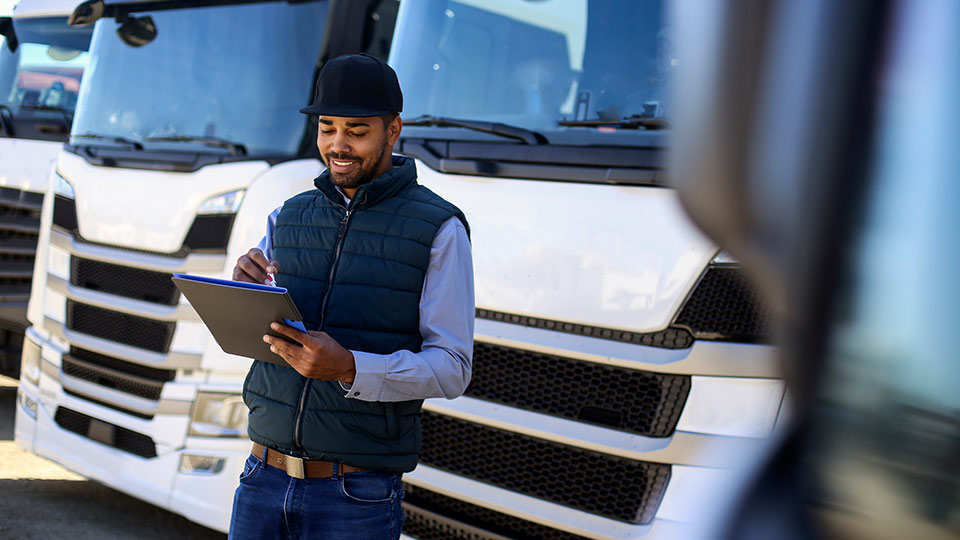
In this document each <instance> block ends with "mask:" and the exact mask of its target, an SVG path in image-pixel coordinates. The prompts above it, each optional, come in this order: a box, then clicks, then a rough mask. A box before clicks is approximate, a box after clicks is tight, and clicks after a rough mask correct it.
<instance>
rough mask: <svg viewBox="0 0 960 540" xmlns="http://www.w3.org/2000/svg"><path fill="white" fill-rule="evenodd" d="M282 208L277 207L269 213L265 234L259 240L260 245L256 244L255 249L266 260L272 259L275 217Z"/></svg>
mask: <svg viewBox="0 0 960 540" xmlns="http://www.w3.org/2000/svg"><path fill="white" fill-rule="evenodd" d="M282 208H283V207H282V206H279V207H277V209H276V210H274V211H273V212H270V215H269V216H267V234H266V235H264V237H263V238H261V239H260V243H258V244H257V247H258V248H260V251H262V252H263V255H264V256H265V257H266V258H267V260H268V261H269V260H272V259H273V229H274V228H275V227H276V226H277V216H279V215H280V210H281V209H282Z"/></svg>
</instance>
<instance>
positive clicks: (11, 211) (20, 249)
mask: <svg viewBox="0 0 960 540" xmlns="http://www.w3.org/2000/svg"><path fill="white" fill-rule="evenodd" d="M42 207H43V193H31V192H29V191H21V190H19V189H13V188H7V187H0V303H21V302H26V301H27V300H28V299H29V298H30V283H31V281H32V276H33V261H34V257H35V256H36V253H37V238H39V235H40V210H41V208H42ZM10 322H14V323H15V324H16V326H23V325H24V324H25V323H24V321H23V320H22V317H18V318H17V320H16V321H10Z"/></svg>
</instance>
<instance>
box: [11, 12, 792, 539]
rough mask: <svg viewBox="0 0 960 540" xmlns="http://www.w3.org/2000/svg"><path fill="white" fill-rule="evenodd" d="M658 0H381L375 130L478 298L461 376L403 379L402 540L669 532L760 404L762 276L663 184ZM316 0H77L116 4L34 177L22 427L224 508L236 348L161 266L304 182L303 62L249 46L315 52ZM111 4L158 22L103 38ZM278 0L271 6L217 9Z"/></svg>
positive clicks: (116, 477)
mask: <svg viewBox="0 0 960 540" xmlns="http://www.w3.org/2000/svg"><path fill="white" fill-rule="evenodd" d="M665 1H666V0H665ZM665 1H646V2H637V1H633V0H623V1H606V2H597V1H593V0H589V1H588V0H543V1H537V2H532V1H524V0H459V1H456V0H410V1H404V2H400V3H399V12H398V14H397V15H396V28H395V33H394V35H393V45H392V47H391V51H390V62H391V64H392V65H393V66H394V67H395V68H396V70H397V72H398V75H399V78H400V82H401V85H402V86H403V89H404V95H405V108H404V113H403V117H404V120H405V127H404V131H403V135H402V138H401V141H400V143H399V144H398V147H397V148H396V150H397V151H398V152H401V153H404V154H406V155H409V156H412V157H414V158H416V159H417V168H418V172H419V177H420V182H421V183H423V184H425V185H427V186H428V187H430V188H431V189H433V190H435V191H437V192H438V193H439V194H441V195H442V196H444V197H445V198H447V199H448V200H450V201H452V202H454V203H456V204H457V205H459V206H460V208H462V209H463V210H464V212H465V213H466V215H467V218H468V219H469V220H470V222H471V226H472V230H473V238H472V243H473V250H474V261H475V270H476V293H477V306H478V307H477V313H476V315H477V320H476V323H477V324H476V350H475V359H474V375H473V381H472V383H471V385H470V387H469V388H468V390H467V392H466V395H465V396H463V397H461V398H458V399H456V400H452V401H446V400H429V401H428V402H427V403H426V404H425V405H424V411H423V414H422V424H423V449H422V452H421V456H420V458H421V459H420V465H419V466H418V468H417V469H416V470H415V471H414V472H412V473H410V474H408V475H406V476H405V486H406V491H407V493H406V502H405V508H406V511H407V523H406V526H405V529H404V533H405V535H407V536H408V537H410V538H417V539H419V540H432V539H448V538H484V539H502V538H538V539H575V538H676V537H685V536H687V535H688V534H689V533H690V530H689V529H688V528H687V524H690V523H695V522H696V521H697V520H698V519H700V518H702V517H703V516H705V515H707V514H709V513H710V510H711V509H713V508H716V507H717V506H718V504H717V502H718V499H719V498H726V497H729V496H730V495H729V493H728V492H722V491H721V490H720V486H728V484H727V482H729V481H730V479H731V478H735V477H736V475H737V472H736V471H737V466H738V463H739V461H740V460H741V459H743V457H744V456H749V455H751V454H752V453H754V452H756V451H757V449H758V448H759V447H760V446H761V443H762V441H763V440H764V439H765V438H767V437H769V436H770V434H771V432H772V430H773V428H774V425H775V423H776V421H777V418H778V415H779V414H780V410H781V405H782V401H783V395H784V388H783V384H782V382H781V381H780V380H779V378H778V374H777V372H776V365H775V362H774V354H773V352H774V351H773V348H772V347H771V346H770V345H768V344H767V343H768V339H769V331H768V328H767V317H766V314H765V312H764V309H763V306H762V302H760V301H759V300H758V299H756V298H755V297H754V296H753V295H752V293H751V291H750V288H749V286H748V285H747V284H746V283H745V282H744V280H743V278H742V276H741V275H740V271H739V269H738V266H737V263H736V261H733V260H731V259H729V257H726V256H725V255H724V254H722V253H718V250H717V248H716V247H715V246H714V245H712V244H711V243H710V242H709V241H708V240H707V239H706V238H705V237H704V236H702V235H701V234H700V233H699V232H698V231H697V230H696V229H695V228H694V227H693V226H692V225H691V224H690V222H689V221H688V220H687V218H686V217H685V215H684V214H683V212H682V210H681V208H680V205H679V203H678V201H677V197H676V195H675V193H674V192H673V191H672V190H670V189H669V188H668V187H667V186H666V185H665V182H664V171H663V170H662V163H663V161H664V159H663V153H664V151H665V150H666V147H667V137H668V135H669V114H670V100H669V94H668V93H667V92H666V91H665V89H664V86H665V81H666V80H667V79H668V78H669V77H670V72H671V70H672V69H673V68H674V67H675V66H676V65H677V64H678V62H679V59H677V58H674V57H673V56H672V51H671V47H670V35H669V29H668V27H667V26H665V25H664V23H663V19H664V11H665V6H664V4H665ZM98 6H99V7H98ZM321 6H323V3H307V4H292V5H287V4H285V3H262V4H252V5H246V6H234V7H226V8H225V7H217V8H203V9H196V10H191V11H183V10H173V11H158V12H151V13H138V12H135V11H130V10H129V6H127V8H123V7H122V6H121V7H119V8H114V9H113V11H111V3H110V2H107V3H106V4H103V3H94V4H93V7H91V8H90V10H89V12H91V13H98V10H99V13H105V14H106V15H107V16H108V17H114V19H101V20H100V21H98V22H97V26H96V28H95V31H94V37H93V43H92V47H91V56H92V57H93V60H94V62H95V66H96V67H95V69H94V70H93V72H92V73H91V74H90V75H89V77H88V79H87V81H85V83H84V85H83V89H82V91H81V100H80V107H79V110H78V114H77V120H76V123H75V125H74V129H73V137H72V138H71V144H70V145H69V146H67V147H66V148H65V149H64V151H63V152H62V153H61V155H60V158H59V160H58V168H57V173H56V174H57V176H56V177H55V178H54V187H53V188H52V189H51V191H50V193H48V197H47V199H46V200H45V204H44V215H43V219H44V228H43V236H42V238H41V243H42V245H43V246H44V248H43V249H42V250H41V254H40V255H39V256H38V261H37V269H38V271H37V272H36V275H37V282H36V283H35V285H34V295H33V296H32V297H31V303H30V310H29V316H30V320H31V322H32V323H33V325H34V326H32V327H31V328H30V329H29V330H28V334H27V337H28V341H27V343H28V345H26V346H25V349H24V354H23V371H24V372H25V373H29V374H31V376H30V377H23V378H22V382H21V389H20V404H21V406H20V407H19V409H18V412H17V423H16V440H17V442H18V444H20V445H21V446H22V447H24V448H27V449H30V450H32V451H33V452H35V453H37V454H39V455H42V456H45V457H48V458H50V459H53V460H55V461H58V462H60V463H63V464H65V465H66V466H67V467H68V468H70V469H71V470H74V471H78V472H79V473H80V474H83V475H85V476H87V477H91V478H95V479H97V480H99V481H101V482H104V483H106V484H108V485H111V486H113V487H116V488H117V489H120V490H123V491H125V492H128V493H131V494H133V495H135V496H138V497H141V498H144V499H146V500H149V501H151V502H154V503H156V504H158V505H161V506H164V507H167V508H170V509H172V510H174V511H176V512H179V513H182V514H183V515H185V516H186V517H188V518H190V519H192V520H195V521H198V522H200V523H204V524H207V525H209V526H211V527H214V528H218V529H221V530H223V529H224V528H225V527H226V524H227V522H228V518H229V511H230V497H231V496H232V492H233V486H234V485H235V483H236V477H237V474H238V472H239V470H240V467H241V463H242V460H243V459H244V458H245V457H246V455H247V453H248V452H249V443H248V441H247V440H246V438H245V413H246V411H245V410H244V407H243V405H242V402H241V400H240V397H239V392H240V387H241V381H242V379H243V376H244V374H245V372H246V369H247V367H248V365H249V361H245V360H243V359H240V358H237V357H232V356H229V355H227V354H225V353H223V352H222V351H221V350H220V349H219V347H218V346H217V345H216V343H215V342H214V341H213V339H212V338H211V337H210V335H209V333H208V332H207V331H206V330H205V328H204V327H203V325H202V324H201V323H200V321H199V320H198V319H197V317H196V315H195V313H194V312H193V311H192V309H191V308H190V306H189V305H188V304H187V303H186V302H185V301H184V300H183V299H182V298H180V296H179V295H178V294H177V292H176V289H174V288H173V286H172V284H171V283H170V280H169V275H170V273H171V272H174V271H181V272H190V273H196V274H202V275H208V276H214V277H228V276H229V274H230V270H231V269H232V267H233V262H234V261H235V260H236V259H237V257H238V256H239V255H240V254H241V253H243V252H244V251H245V250H246V249H248V248H249V247H251V246H253V245H255V244H256V242H257V241H258V240H259V238H260V237H261V236H262V234H263V231H264V227H265V218H266V216H267V214H268V213H269V212H270V211H271V210H272V209H273V208H275V207H276V206H278V205H279V204H281V203H282V201H283V200H284V199H286V198H287V197H289V196H291V195H293V194H295V193H297V192H299V191H302V190H305V189H310V188H311V179H312V178H313V177H314V176H315V175H316V174H317V173H318V171H319V170H320V165H319V162H318V161H316V160H315V159H298V157H299V156H300V155H301V154H300V152H303V151H305V149H306V148H307V147H309V146H310V145H311V144H312V141H311V140H310V137H309V135H308V133H307V132H308V130H307V129H306V125H305V120H304V118H303V117H300V116H297V115H296V114H295V113H292V112H291V111H295V109H296V107H291V103H293V104H299V103H302V102H305V101H307V100H308V99H309V97H310V95H309V90H308V87H309V85H310V83H311V82H312V81H311V80H309V79H310V77H309V75H310V73H309V69H308V70H307V71H308V73H306V74H304V73H302V72H301V71H298V70H297V69H295V64H294V63H282V64H278V59H279V58H284V57H285V56H283V55H280V54H279V52H278V50H276V49H271V50H268V51H264V50H263V47H264V46H265V44H267V45H269V46H270V47H276V48H279V49H280V50H283V51H285V52H287V55H288V56H289V55H290V54H292V53H293V51H294V50H295V49H297V50H299V49H298V48H299V47H303V49H304V50H307V49H309V51H310V53H311V54H313V53H315V52H316V50H317V47H316V43H311V44H309V46H307V45H308V44H305V43H304V41H306V40H308V37H306V36H305V35H303V36H301V35H300V34H298V32H299V28H300V27H299V26H297V23H298V22H299V21H303V20H305V19H308V18H310V17H314V20H315V17H316V15H314V14H312V12H310V11H309V10H320V9H321ZM333 7H334V5H333V4H331V6H330V8H329V9H333ZM396 7H397V4H396V2H395V1H394V0H386V1H383V2H380V3H377V4H376V9H377V10H380V9H384V10H386V9H390V8H392V9H396ZM125 9H126V11H125ZM284 10H299V11H297V13H296V15H293V16H291V17H289V18H284V17H283V15H282V14H283V13H288V11H284ZM289 13H293V11H289ZM374 14H375V15H377V16H376V17H374V16H372V15H370V16H368V17H367V20H369V21H376V22H378V23H379V22H380V21H382V20H383V18H384V17H381V16H380V12H379V11H374ZM120 19H122V20H124V21H126V22H123V23H122V24H124V25H127V24H129V25H131V30H130V31H131V34H134V35H136V36H146V37H147V38H150V37H151V35H152V36H153V38H152V39H151V40H149V41H148V44H147V45H145V46H143V47H142V48H139V49H138V48H132V47H131V46H129V45H126V44H125V43H123V42H121V40H119V39H118V38H117V36H116V32H115V29H116V26H117V24H118V23H117V22H115V21H116V20H120ZM148 19H149V20H148ZM254 20H256V21H257V24H256V25H254V24H252V21H254ZM131 21H132V22H131ZM273 24H276V25H280V24H284V25H288V26H289V27H290V29H289V30H287V31H286V32H285V33H284V34H283V35H284V37H283V38H274V39H271V40H267V39H266V38H265V37H264V36H261V35H259V34H256V33H255V34H253V35H251V34H250V33H248V32H246V31H245V32H240V33H231V32H228V31H226V30H223V31H222V35H221V33H220V29H221V28H223V27H225V26H241V27H243V28H244V29H245V30H246V29H247V28H249V29H250V32H259V31H261V30H260V29H261V27H262V26H264V25H266V28H267V29H266V30H263V31H264V32H267V31H271V32H272V31H274V30H275V29H276V27H274V26H270V25H273ZM199 25H204V33H199V32H197V31H196V29H197V28H199V27H200V26H199ZM391 26H392V25H391ZM328 27H329V26H328ZM151 28H153V31H152V32H151ZM134 29H136V31H134ZM378 32H379V34H380V35H383V34H385V33H386V32H385V31H383V29H382V28H381V29H380V30H379V31H377V32H375V31H371V32H370V34H377V33H378ZM365 34H367V33H366V32H365ZM270 35H276V34H275V33H273V34H270ZM234 36H237V37H234ZM314 38H315V39H319V38H318V37H316V36H314ZM163 40H169V41H163ZM374 41H376V40H374ZM380 41H382V39H381V40H380ZM252 44H257V46H256V47H254V46H252ZM304 54H306V53H304ZM151 55H155V56H151ZM241 65H242V68H243V75H242V77H240V79H241V80H237V79H238V77H232V78H231V77H229V76H227V74H230V73H233V71H232V70H240V68H241ZM299 77H302V79H299ZM241 87H242V91H241ZM185 96H189V98H190V99H189V100H185V98H184V97H185ZM271 153H274V154H276V157H267V156H268V155H269V154H271ZM283 156H287V157H283Z"/></svg>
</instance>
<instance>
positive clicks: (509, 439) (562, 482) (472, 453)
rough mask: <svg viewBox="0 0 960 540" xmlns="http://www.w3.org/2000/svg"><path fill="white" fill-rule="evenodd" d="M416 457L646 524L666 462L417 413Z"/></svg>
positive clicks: (661, 484)
mask: <svg viewBox="0 0 960 540" xmlns="http://www.w3.org/2000/svg"><path fill="white" fill-rule="evenodd" d="M421 421H422V423H423V447H422V450H421V452H420V462H421V463H423V464H425V465H429V466H432V467H436V468H438V469H443V470H446V471H449V472H451V473H454V474H459V475H461V476H466V477H469V478H473V479H475V480H479V481H481V482H487V483H490V484H493V485H496V486H499V487H502V488H505V489H509V490H510V491H516V492H518V493H524V494H527V495H531V496H534V497H539V498H542V499H546V500H548V501H552V502H555V503H557V504H562V505H566V506H570V507H573V508H577V509H579V510H583V511H585V512H590V513H592V514H598V515H601V516H605V517H609V518H613V519H618V520H621V521H626V522H629V523H643V524H646V523H649V522H650V521H651V520H653V517H654V515H655V514H656V512H657V507H658V506H659V505H660V499H661V498H662V497H663V493H664V491H665V490H666V488H667V482H668V481H669V479H670V466H669V465H663V464H659V463H647V462H642V461H634V460H630V459H624V458H620V457H615V456H608V455H604V454H600V453H598V452H592V451H589V450H583V449H580V448H575V447H572V446H566V445H562V444H557V443H552V442H548V441H544V440H541V439H535V438H532V437H527V436H525V435H520V434H517V433H512V432H508V431H504V430H500V429H495V428H490V427H486V426H481V425H479V424H474V423H471V422H465V421H462V420H458V419H454V418H450V417H447V416H443V415H439V414H435V413H431V412H426V411H425V412H424V413H423V414H422V415H421Z"/></svg>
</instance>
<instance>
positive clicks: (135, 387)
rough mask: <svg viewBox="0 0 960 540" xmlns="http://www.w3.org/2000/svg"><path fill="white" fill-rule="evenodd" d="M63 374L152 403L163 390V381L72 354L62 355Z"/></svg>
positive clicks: (158, 397)
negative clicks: (149, 400)
mask: <svg viewBox="0 0 960 540" xmlns="http://www.w3.org/2000/svg"><path fill="white" fill-rule="evenodd" d="M91 355H92V356H94V357H97V356H102V355H96V354H95V353H91ZM63 372H64V373H65V374H67V375H71V376H73V377H77V378H79V379H83V380H85V381H89V382H92V383H94V384H98V385H100V386H104V387H107V388H112V389H114V390H117V391H120V392H123V393H126V394H131V395H134V396H138V397H142V398H146V399H152V400H154V401H156V400H158V399H160V392H161V391H162V390H163V381H156V380H151V379H148V378H146V377H141V376H139V375H133V374H130V373H126V372H124V371H121V370H118V369H116V368H114V367H109V366H105V365H103V364H102V363H99V362H96V361H89V360H84V359H81V358H78V357H76V356H73V355H72V354H65V355H63ZM173 373H174V374H175V373H176V372H173Z"/></svg>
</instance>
